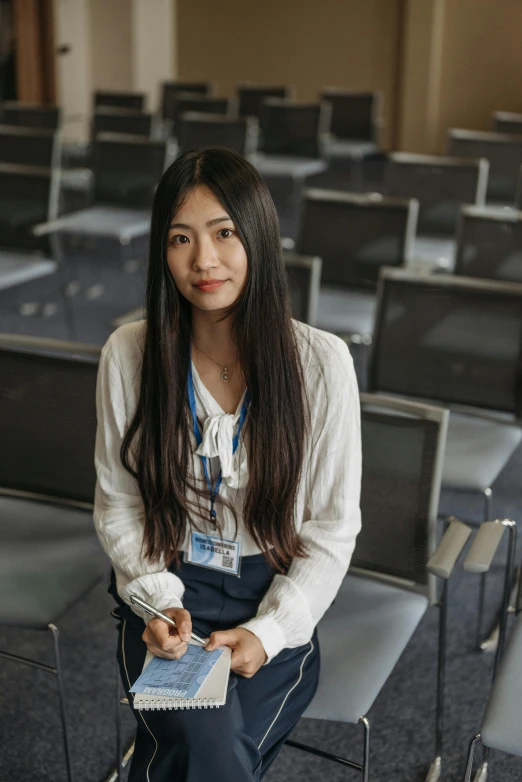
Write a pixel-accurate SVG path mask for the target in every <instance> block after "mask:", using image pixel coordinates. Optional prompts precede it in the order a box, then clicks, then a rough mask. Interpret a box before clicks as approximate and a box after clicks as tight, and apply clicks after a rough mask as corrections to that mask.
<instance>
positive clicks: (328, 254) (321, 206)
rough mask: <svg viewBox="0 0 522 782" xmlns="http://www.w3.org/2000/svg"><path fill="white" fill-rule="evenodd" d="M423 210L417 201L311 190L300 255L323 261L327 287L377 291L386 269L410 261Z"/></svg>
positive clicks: (306, 197)
mask: <svg viewBox="0 0 522 782" xmlns="http://www.w3.org/2000/svg"><path fill="white" fill-rule="evenodd" d="M417 210H418V204H417V202H416V201H413V200H404V199H397V198H372V197H370V196H356V195H352V194H349V193H340V192H339V193H338V192H335V191H328V190H314V189H310V190H306V191H305V193H304V198H303V204H302V210H301V219H300V226H299V231H298V236H297V242H296V249H297V251H298V252H299V253H302V254H303V255H317V256H319V257H320V258H321V259H322V261H323V266H322V274H321V283H322V284H323V285H325V284H326V285H338V286H345V287H360V288H370V289H375V288H376V286H377V279H378V276H379V269H380V267H381V266H383V265H385V266H402V265H403V264H404V262H405V260H407V259H408V257H409V255H410V253H411V245H412V242H413V238H414V236H415V228H416V222H417Z"/></svg>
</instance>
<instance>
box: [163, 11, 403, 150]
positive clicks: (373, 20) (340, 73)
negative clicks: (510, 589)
mask: <svg viewBox="0 0 522 782" xmlns="http://www.w3.org/2000/svg"><path fill="white" fill-rule="evenodd" d="M177 5H178V21H177V24H178V76H179V78H180V79H213V80H214V81H216V82H217V84H218V89H219V93H220V94H221V95H230V94H233V93H234V91H235V86H236V84H238V82H242V81H253V82H258V83H260V84H291V85H294V86H295V87H296V89H297V99H298V100H305V101H306V100H314V99H316V97H317V93H318V90H319V88H320V87H322V86H335V87H346V88H352V89H379V90H382V92H383V95H384V117H385V118H386V122H387V127H386V129H385V132H384V133H383V141H384V142H385V143H386V142H387V141H388V140H389V138H390V132H391V129H392V126H393V121H394V116H393V110H392V109H393V103H394V102H395V101H394V90H395V87H396V84H395V80H396V74H397V59H396V57H397V40H398V22H399V9H400V5H401V2H400V0H264V2H262V3H261V2H252V0H251V1H250V2H245V0H223V2H220V3H216V2H215V0H178V4H177Z"/></svg>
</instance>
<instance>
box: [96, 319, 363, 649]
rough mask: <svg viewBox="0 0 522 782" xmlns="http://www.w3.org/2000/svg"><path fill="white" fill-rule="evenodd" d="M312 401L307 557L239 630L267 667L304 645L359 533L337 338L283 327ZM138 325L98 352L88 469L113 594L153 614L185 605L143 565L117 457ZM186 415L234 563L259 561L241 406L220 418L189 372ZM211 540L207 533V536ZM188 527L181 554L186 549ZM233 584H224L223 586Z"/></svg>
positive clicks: (131, 406) (299, 506)
mask: <svg viewBox="0 0 522 782" xmlns="http://www.w3.org/2000/svg"><path fill="white" fill-rule="evenodd" d="M292 323H293V326H294V328H295V331H296V336H297V344H298V348H299V353H300V356H301V361H302V365H303V374H304V380H305V384H306V388H307V392H308V395H309V399H310V403H311V404H310V408H311V430H310V437H309V438H308V444H307V447H306V450H305V460H304V463H303V470H302V476H301V481H300V484H299V487H298V491H297V496H296V506H295V508H296V510H295V526H296V529H297V531H298V532H299V534H300V537H301V540H302V541H303V543H304V544H305V545H306V547H307V550H308V552H309V556H308V558H307V559H300V558H296V559H294V560H293V562H292V563H291V565H290V568H289V570H288V573H287V574H286V575H280V574H277V575H275V576H274V578H273V580H272V583H271V585H270V587H269V588H268V591H267V592H266V594H265V596H264V598H263V599H262V601H261V603H260V605H259V609H258V612H257V614H256V616H254V617H252V619H250V620H249V621H247V622H245V623H244V624H243V625H241V626H242V627H245V628H247V629H248V630H250V631H251V632H252V633H254V634H255V635H256V636H257V637H258V638H259V639H260V641H261V643H262V644H263V647H264V649H265V651H266V654H267V657H268V659H267V662H269V661H270V660H271V659H272V658H273V657H274V656H275V655H276V654H278V653H279V652H280V651H281V650H282V649H284V648H288V647H297V646H301V645H303V644H305V643H307V642H308V641H309V640H310V638H311V636H312V633H313V631H314V628H315V626H316V624H317V623H318V622H319V620H320V619H321V617H322V616H323V614H324V613H325V611H326V609H327V608H328V607H329V606H330V605H331V603H332V601H333V600H334V598H335V596H336V594H337V591H338V589H339V587H340V585H341V582H342V580H343V578H344V576H345V574H346V571H347V569H348V566H349V564H350V559H351V557H352V553H353V550H354V547H355V539H356V537H357V534H358V532H359V530H360V527H361V514H360V508H359V499H360V486H361V433H360V407H359V394H358V389H357V380H356V377H355V371H354V367H353V361H352V358H351V356H350V353H349V350H348V347H347V345H346V343H345V342H343V341H342V340H341V339H339V338H338V337H336V336H334V335H332V334H329V333H327V332H324V331H319V330H318V329H314V328H312V327H310V326H306V325H304V324H303V323H299V322H297V321H292ZM144 332H145V323H144V321H140V322H138V323H131V324H127V325H125V326H121V327H120V328H119V329H117V330H116V331H115V332H113V334H112V335H111V336H110V338H109V339H108V341H107V343H106V344H105V346H104V348H103V350H102V354H101V359H100V367H99V372H98V385H97V394H96V405H97V415H98V430H97V436H96V449H95V465H96V472H97V478H98V480H97V484H96V495H95V507H94V523H95V527H96V531H97V533H98V536H99V539H100V542H101V544H102V546H103V548H104V550H105V552H106V553H107V555H108V556H109V558H110V560H111V562H112V565H113V567H114V571H115V574H116V584H117V589H118V594H119V595H120V596H121V598H122V599H123V600H124V601H125V602H126V603H128V604H129V605H130V606H131V608H132V610H133V611H134V612H135V613H137V614H138V615H139V616H142V618H144V619H145V621H147V620H148V619H149V618H150V617H148V616H145V615H143V614H142V613H141V612H140V611H139V609H137V608H136V607H135V606H134V605H133V604H131V602H130V594H137V595H138V596H139V597H141V598H143V599H144V600H146V601H147V602H149V603H151V604H152V605H154V606H156V607H157V608H159V609H160V610H161V609H165V608H171V607H174V606H181V605H182V604H183V593H184V585H183V582H182V581H181V579H180V578H179V577H178V576H176V575H175V574H174V573H169V571H168V570H167V568H166V567H165V564H164V562H160V563H159V564H151V563H150V562H149V561H148V560H147V559H146V558H145V557H143V556H142V555H141V547H142V542H143V531H144V518H145V517H144V508H143V503H142V500H141V497H140V493H139V490H138V486H137V483H136V481H135V479H134V478H133V477H132V476H131V475H129V473H128V472H127V471H126V470H125V469H124V467H123V465H122V464H121V461H120V446H121V442H122V439H123V436H124V434H125V432H126V430H127V428H128V426H129V424H130V422H131V420H132V417H133V414H134V412H135V410H136V406H137V402H138V397H139V384H140V370H141V361H142V349H143V347H142V346H143V337H144ZM192 371H193V378H194V390H195V396H196V412H197V415H198V418H199V419H200V420H202V421H204V424H203V440H202V443H201V445H200V446H199V448H197V444H196V440H195V437H194V434H193V433H192V432H191V441H192V446H193V453H194V455H193V470H194V473H193V474H194V475H195V476H196V477H197V478H199V479H201V480H203V479H204V473H203V468H202V464H201V459H200V458H199V456H200V455H202V456H208V457H209V459H210V466H211V469H212V475H213V476H216V475H217V473H218V471H219V468H220V467H221V470H222V476H223V477H222V483H221V488H220V495H223V496H224V497H226V498H227V499H228V500H230V501H231V504H232V505H233V506H234V508H235V509H236V512H237V516H238V537H239V538H240V539H241V552H242V556H249V555H252V554H259V553H260V549H259V548H258V547H257V546H256V545H255V543H254V541H253V540H252V538H251V536H250V535H249V534H248V532H247V530H246V528H245V526H244V524H243V520H242V515H241V510H242V508H243V502H244V499H245V496H246V487H247V484H248V465H247V455H246V448H245V446H244V443H243V437H242V436H241V437H240V440H239V445H238V447H237V449H236V452H235V454H232V445H231V443H232V438H233V435H234V433H235V431H236V428H237V423H238V420H239V415H240V412H241V406H242V403H243V400H241V401H240V403H239V405H238V407H237V410H236V412H235V414H234V415H231V414H228V413H225V412H224V411H223V409H222V408H221V407H220V406H219V404H218V403H217V402H216V400H215V399H214V397H213V396H212V395H211V394H210V392H209V391H208V390H207V388H206V387H205V386H204V385H203V383H202V381H201V378H200V377H199V375H198V373H197V371H196V368H195V366H194V364H192ZM216 512H217V515H218V519H219V522H220V525H221V528H222V530H223V538H225V539H226V538H228V539H231V538H233V536H234V531H235V525H234V519H233V516H232V513H231V511H230V510H228V509H227V508H225V507H224V506H223V505H221V504H220V503H217V504H216ZM197 523H198V526H199V527H200V529H201V530H204V531H205V532H207V533H208V534H212V532H213V531H212V528H211V526H210V524H209V525H208V528H205V525H204V523H203V522H202V521H201V520H200V519H198V521H197ZM189 535H190V525H189V524H188V523H187V530H186V533H185V540H184V543H183V550H184V551H186V550H187V549H188V539H189ZM232 577H233V576H232Z"/></svg>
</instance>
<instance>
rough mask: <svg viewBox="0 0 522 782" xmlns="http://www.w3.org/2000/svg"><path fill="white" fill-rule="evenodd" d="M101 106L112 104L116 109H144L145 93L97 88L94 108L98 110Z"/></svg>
mask: <svg viewBox="0 0 522 782" xmlns="http://www.w3.org/2000/svg"><path fill="white" fill-rule="evenodd" d="M99 106H112V107H113V108H116V109H131V110H132V111H143V110H144V108H145V94H144V93H142V92H112V91H109V90H97V91H96V92H95V93H94V109H95V110H96V109H97V108H98V107H99Z"/></svg>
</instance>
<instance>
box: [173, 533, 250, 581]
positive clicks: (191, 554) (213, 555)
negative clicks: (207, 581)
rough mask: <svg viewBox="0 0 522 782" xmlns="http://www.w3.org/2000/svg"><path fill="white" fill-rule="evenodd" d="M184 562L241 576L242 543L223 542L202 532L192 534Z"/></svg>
mask: <svg viewBox="0 0 522 782" xmlns="http://www.w3.org/2000/svg"><path fill="white" fill-rule="evenodd" d="M184 560H185V562H190V563H191V564H192V565H200V567H208V568H211V569H212V570H219V571H220V572H221V573H230V574H231V575H233V576H239V570H240V565H241V543H240V541H239V540H222V539H221V538H218V537H213V536H212V535H204V534H202V533H201V532H192V534H191V536H190V541H189V550H188V551H186V552H185V556H184Z"/></svg>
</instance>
